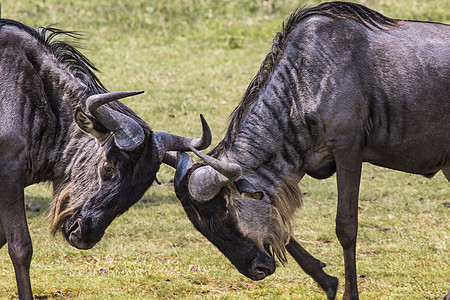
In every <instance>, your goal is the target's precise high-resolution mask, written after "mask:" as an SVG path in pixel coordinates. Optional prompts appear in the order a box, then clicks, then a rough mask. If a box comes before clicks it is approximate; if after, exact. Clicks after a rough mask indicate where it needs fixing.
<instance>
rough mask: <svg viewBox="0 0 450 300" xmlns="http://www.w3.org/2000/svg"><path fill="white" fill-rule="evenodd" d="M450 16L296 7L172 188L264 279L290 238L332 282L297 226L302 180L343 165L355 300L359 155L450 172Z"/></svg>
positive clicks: (427, 171) (343, 216) (303, 261)
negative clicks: (425, 18) (214, 140)
mask: <svg viewBox="0 0 450 300" xmlns="http://www.w3.org/2000/svg"><path fill="white" fill-rule="evenodd" d="M449 37H450V27H449V26H448V25H444V24H438V23H431V22H419V21H400V20H396V19H391V18H388V17H385V16H383V15H381V14H379V13H377V12H375V11H373V10H370V9H368V8H366V7H364V6H361V5H357V4H353V3H345V2H331V3H324V4H321V5H319V6H317V7H314V8H311V9H304V10H299V11H297V12H295V13H294V14H292V16H291V17H290V19H289V20H288V21H287V23H286V24H285V26H284V28H283V31H282V32H280V33H278V34H277V35H276V37H275V39H274V43H273V46H272V50H271V51H270V53H269V54H268V55H267V56H266V58H265V60H264V61H263V63H262V66H261V68H260V70H259V72H258V73H257V75H256V76H255V77H254V79H253V80H252V82H251V83H250V85H249V86H248V88H247V90H246V92H245V94H244V96H243V99H242V100H241V102H240V104H239V105H238V106H237V108H236V109H235V110H234V112H233V113H232V115H231V117H230V123H229V127H228V130H227V132H226V134H225V137H224V138H223V140H222V141H220V143H219V144H218V145H217V146H216V147H215V148H214V149H213V150H212V151H211V152H210V154H209V155H205V154H202V153H200V152H198V151H195V152H196V154H197V155H198V156H200V157H201V158H202V159H203V161H204V162H203V163H202V164H193V163H192V161H191V159H190V157H189V156H188V155H187V154H184V153H179V155H178V163H177V166H176V167H177V172H176V175H175V191H176V193H177V196H178V198H179V199H180V200H181V202H182V204H183V207H184V209H185V211H186V213H187V215H188V217H189V218H190V220H191V221H192V222H193V224H194V225H195V227H196V228H197V229H198V230H199V231H200V232H201V233H202V234H204V235H205V236H206V237H207V238H208V239H209V240H210V241H211V242H212V243H213V244H214V245H215V246H217V247H218V248H219V250H220V251H222V252H223V253H224V254H225V256H226V257H227V258H228V259H229V260H230V261H231V262H232V263H233V264H234V265H235V266H236V267H237V269H238V270H239V271H240V272H241V273H243V274H244V275H246V276H248V277H250V278H252V279H254V280H259V279H262V278H264V277H266V276H268V275H270V274H272V273H273V272H274V270H275V262H274V258H273V256H274V254H275V255H276V256H277V257H278V258H279V259H280V260H281V261H284V260H285V252H286V249H287V251H288V252H290V253H291V254H292V255H293V256H294V258H296V260H297V261H298V262H299V263H300V265H301V266H302V268H304V270H305V271H306V272H307V273H308V274H310V275H311V276H312V277H313V278H314V279H315V280H316V281H317V282H318V283H319V284H320V286H321V287H322V288H323V289H324V290H325V291H326V292H327V296H328V298H329V299H333V298H334V297H335V294H336V288H337V279H336V278H334V277H331V276H329V275H326V274H325V273H324V272H323V271H322V270H321V267H322V266H323V264H321V263H320V262H319V261H317V260H315V259H314V258H313V257H312V256H310V255H309V254H308V253H307V252H306V250H304V249H303V248H301V246H300V245H299V244H298V243H297V242H295V240H294V239H292V237H291V230H290V223H291V219H292V217H293V214H294V210H295V209H296V208H298V207H299V206H300V205H301V197H300V196H301V193H300V190H299V188H298V185H297V184H298V182H299V181H300V179H301V178H302V177H303V176H304V175H305V174H308V175H310V176H312V177H314V178H318V179H322V178H327V177H330V176H331V175H333V174H334V173H335V172H336V174H337V186H338V205H337V216H336V234H337V237H338V239H339V242H340V244H341V246H342V248H343V251H344V263H345V291H344V299H357V298H358V289H357V277H356V261H355V254H356V237H357V228H358V211H357V210H358V193H359V183H360V176H361V165H362V163H363V162H370V163H372V164H375V165H379V166H384V167H387V168H391V169H396V170H401V171H405V172H409V173H415V174H422V175H425V176H427V177H432V176H433V175H434V174H436V173H437V172H438V171H440V170H442V171H443V172H444V174H445V175H446V176H447V178H448V179H450V122H449V119H450V101H449V91H450V47H449V46H450V45H449V43H450V39H449Z"/></svg>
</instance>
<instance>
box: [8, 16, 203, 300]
mask: <svg viewBox="0 0 450 300" xmlns="http://www.w3.org/2000/svg"><path fill="white" fill-rule="evenodd" d="M61 36H65V37H66V38H67V37H72V38H73V37H77V34H76V33H73V32H65V31H61V30H58V29H55V28H44V29H41V31H38V30H35V29H33V28H30V27H28V26H26V25H24V24H21V23H19V22H16V21H12V20H6V19H0V45H1V46H0V178H1V180H0V247H2V246H3V245H5V244H6V243H8V250H9V254H10V257H11V260H12V262H13V265H14V269H15V273H16V280H17V285H18V290H19V298H20V299H31V298H32V297H33V296H32V292H31V285H30V278H29V268H30V261H31V257H32V251H33V250H32V246H31V239H30V235H29V232H28V226H27V221H26V216H25V205H24V192H23V189H24V187H26V186H28V185H30V184H33V183H38V182H43V181H49V182H51V183H52V184H53V190H54V196H53V201H52V205H51V208H50V220H51V222H52V224H51V227H52V232H53V233H56V232H58V231H62V233H63V235H64V236H65V238H66V239H67V241H68V242H69V243H70V244H71V245H72V246H74V247H77V248H81V249H89V248H91V247H93V246H94V245H95V244H96V243H97V242H98V241H99V240H100V239H101V237H102V236H103V234H104V232H105V230H106V228H107V227H108V226H109V224H110V223H111V222H112V221H113V220H114V218H115V217H116V216H118V215H120V214H121V213H123V212H125V211H126V210H127V209H128V208H129V207H130V206H131V205H133V204H134V203H136V202H137V201H138V200H139V199H140V198H141V197H142V195H143V194H144V192H145V191H146V190H147V189H148V188H149V186H150V185H151V184H152V182H153V181H154V180H155V178H156V172H157V171H158V169H159V166H160V164H161V163H162V162H163V159H164V156H165V153H166V151H170V150H182V149H183V151H187V150H189V146H192V145H194V144H195V146H194V147H198V148H205V147H207V146H208V145H209V143H210V138H211V137H210V133H209V131H208V128H207V124H206V122H205V121H204V119H203V118H202V123H203V129H204V130H205V131H204V135H203V137H202V138H201V139H198V140H197V139H196V140H194V139H190V138H184V137H181V136H175V135H172V134H169V133H166V132H163V131H156V132H153V131H152V130H151V129H150V127H149V126H148V125H147V124H146V123H145V122H144V121H143V120H141V119H140V118H139V117H137V116H136V115H135V114H134V113H133V112H132V111H131V110H130V109H129V108H127V107H126V106H125V105H123V104H121V103H120V102H118V101H115V100H118V99H120V98H124V97H129V96H132V95H135V94H138V93H140V92H115V93H106V89H105V88H104V87H103V85H102V84H101V83H100V81H99V80H98V79H97V77H96V75H95V74H94V71H95V70H96V69H95V67H94V66H93V65H92V64H91V63H90V62H89V60H88V59H87V58H86V57H85V56H83V54H81V53H80V52H79V51H78V50H77V49H76V48H74V47H73V46H71V45H70V44H68V43H66V42H64V41H62V40H60V39H56V38H60V37H61ZM205 133H206V134H205Z"/></svg>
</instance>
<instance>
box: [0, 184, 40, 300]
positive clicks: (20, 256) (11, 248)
mask: <svg viewBox="0 0 450 300" xmlns="http://www.w3.org/2000/svg"><path fill="white" fill-rule="evenodd" d="M0 190H1V191H2V193H1V194H0V218H1V225H2V228H0V229H1V231H2V233H0V242H1V243H2V244H3V245H4V244H5V242H7V243H8V252H9V256H10V258H11V261H12V263H13V266H14V271H15V274H16V281H17V288H18V291H19V299H20V300H22V299H26V300H28V299H33V294H32V291H31V283H30V263H31V257H32V255H33V247H32V245H31V237H30V233H29V231H28V225H27V220H26V214H25V205H24V195H23V188H21V187H19V186H15V185H14V184H10V185H4V184H3V185H2V184H0Z"/></svg>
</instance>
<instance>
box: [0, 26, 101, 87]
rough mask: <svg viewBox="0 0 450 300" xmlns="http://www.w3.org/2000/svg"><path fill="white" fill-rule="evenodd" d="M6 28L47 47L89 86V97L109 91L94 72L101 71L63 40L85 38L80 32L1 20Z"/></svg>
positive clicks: (73, 40)
mask: <svg viewBox="0 0 450 300" xmlns="http://www.w3.org/2000/svg"><path fill="white" fill-rule="evenodd" d="M5 26H12V27H16V28H18V29H20V30H23V31H25V32H27V33H28V34H29V35H31V36H32V37H34V38H35V39H36V40H37V41H39V42H40V43H41V44H42V45H43V46H45V47H46V49H47V50H48V51H49V52H50V53H51V54H53V55H54V56H55V57H56V59H57V60H58V61H59V62H60V63H62V64H64V65H66V66H67V67H68V68H69V70H70V72H72V74H73V75H74V76H75V77H76V78H78V79H80V80H81V81H83V82H84V83H85V84H86V85H87V87H88V93H89V95H87V96H90V95H93V94H101V93H105V92H106V91H107V90H106V88H105V87H104V86H103V84H102V83H101V81H100V80H99V79H98V77H97V76H96V75H95V73H94V72H98V71H99V70H98V69H97V68H96V67H95V66H94V65H93V64H92V63H91V61H90V60H89V59H88V58H87V57H86V56H84V55H83V54H82V53H81V52H80V51H79V50H78V49H77V48H76V47H75V46H72V45H70V44H69V43H68V42H65V41H62V40H61V38H63V37H68V38H70V39H72V42H73V43H74V42H75V41H78V40H80V39H81V38H82V37H83V35H82V34H81V33H80V32H77V31H64V30H61V29H57V28H53V27H40V28H39V29H35V28H32V27H29V26H27V25H24V24H22V23H20V22H17V21H14V20H9V19H0V28H2V27H5ZM56 38H58V39H56ZM74 44H75V43H74Z"/></svg>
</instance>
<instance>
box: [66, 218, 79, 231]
mask: <svg viewBox="0 0 450 300" xmlns="http://www.w3.org/2000/svg"><path fill="white" fill-rule="evenodd" d="M78 228H80V220H76V221H75V222H73V224H72V225H70V227H69V230H68V231H69V232H71V233H72V232H74V231H76V230H77V229H78Z"/></svg>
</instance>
